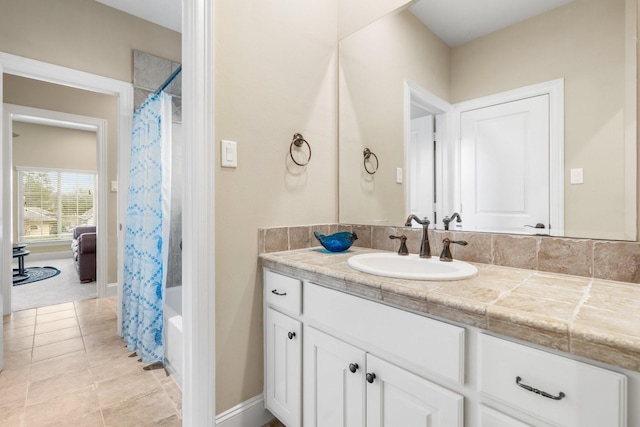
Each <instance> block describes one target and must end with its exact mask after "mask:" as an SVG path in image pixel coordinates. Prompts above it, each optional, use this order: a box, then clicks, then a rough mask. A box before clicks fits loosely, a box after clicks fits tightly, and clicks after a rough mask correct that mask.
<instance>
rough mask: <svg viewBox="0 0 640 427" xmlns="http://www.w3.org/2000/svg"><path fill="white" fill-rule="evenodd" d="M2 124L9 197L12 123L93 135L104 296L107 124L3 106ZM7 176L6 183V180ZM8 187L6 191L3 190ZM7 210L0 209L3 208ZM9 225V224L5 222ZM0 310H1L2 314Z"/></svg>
mask: <svg viewBox="0 0 640 427" xmlns="http://www.w3.org/2000/svg"><path fill="white" fill-rule="evenodd" d="M3 121H4V127H5V133H4V138H3V141H4V142H3V144H2V146H3V153H4V156H5V161H6V163H5V165H8V166H9V167H6V168H3V173H4V174H5V176H4V179H3V183H4V187H3V189H2V191H3V194H13V188H11V179H10V177H11V174H12V172H13V164H12V156H13V138H12V137H11V135H12V130H13V122H14V121H19V122H27V123H35V124H40V125H45V126H56V127H62V128H68V129H80V130H85V131H92V132H95V133H96V166H97V175H98V182H97V184H98V191H97V193H98V200H97V205H98V206H97V210H96V214H97V215H96V231H97V234H98V240H97V246H96V261H97V262H96V282H97V293H98V298H103V297H105V296H107V241H108V239H107V237H106V236H107V194H108V191H109V188H108V182H107V121H106V120H103V119H99V118H95V117H88V116H80V115H77V114H68V113H62V112H59V111H51V110H43V109H40V108H33V107H26V106H22V105H13V104H4V111H3ZM7 175H8V176H9V180H7ZM7 187H8V188H7ZM12 203H13V197H11V198H5V200H4V204H5V205H8V210H9V211H10V212H11V211H12ZM5 208H7V207H6V206H3V209H5ZM7 218H10V216H9V217H7ZM9 222H10V223H11V221H9ZM5 286H6V289H5V290H4V298H3V300H4V302H5V308H4V310H6V311H5V312H6V313H8V312H10V311H11V310H10V307H11V301H12V295H11V293H12V289H13V286H12V283H11V282H6V284H5ZM4 310H3V311H4Z"/></svg>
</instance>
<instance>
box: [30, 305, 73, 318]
mask: <svg viewBox="0 0 640 427" xmlns="http://www.w3.org/2000/svg"><path fill="white" fill-rule="evenodd" d="M74 309H75V306H74V305H73V303H72V302H66V303H64V304H56V305H48V306H46V307H39V308H38V309H37V310H38V314H39V315H40V314H47V313H56V312H58V311H68V310H74Z"/></svg>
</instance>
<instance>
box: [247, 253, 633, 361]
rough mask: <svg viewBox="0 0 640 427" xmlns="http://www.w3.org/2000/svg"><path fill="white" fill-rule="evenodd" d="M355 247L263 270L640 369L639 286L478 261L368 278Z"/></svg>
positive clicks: (269, 262) (266, 262) (299, 256)
mask: <svg viewBox="0 0 640 427" xmlns="http://www.w3.org/2000/svg"><path fill="white" fill-rule="evenodd" d="M366 252H382V251H377V250H372V249H362V248H357V247H352V248H351V249H350V250H349V251H347V252H344V253H337V254H334V253H329V252H327V251H326V250H324V249H322V248H311V249H301V250H293V251H285V252H273V253H264V254H260V260H261V263H262V266H263V267H266V268H269V269H272V270H274V271H278V272H280V273H283V274H288V275H291V276H295V277H298V278H301V279H305V280H310V281H313V282H319V283H322V285H323V286H327V287H331V288H333V289H336V290H340V291H344V292H348V293H351V294H354V295H358V296H361V297H364V298H367V299H370V300H373V301H379V302H382V303H386V304H388V305H391V306H394V307H400V308H406V309H409V310H412V311H415V312H422V313H426V314H429V315H432V316H435V317H439V318H442V319H447V320H451V321H454V322H459V323H462V324H465V325H470V326H475V327H477V328H481V329H485V330H489V331H493V332H496V333H499V334H503V335H506V336H509V337H513V338H517V339H521V340H524V341H528V342H531V343H535V344H540V345H543V346H546V347H551V348H553V349H556V350H560V351H564V352H568V353H572V354H575V355H577V356H582V357H586V358H589V359H592V360H597V361H600V362H604V363H608V364H611V365H614V366H619V367H622V368H626V369H631V370H634V371H638V372H640V285H637V284H630V283H624V282H612V281H605V280H599V279H590V278H586V277H579V276H568V275H562V274H553V273H545V272H539V271H533V270H521V269H516V268H509V267H500V266H496V265H488V264H475V263H474V265H475V266H476V267H478V270H479V274H478V276H476V277H474V278H472V279H466V280H456V281H448V282H438V281H415V280H402V279H392V278H387V277H380V276H374V275H371V274H367V273H361V272H359V271H357V270H354V269H352V268H351V267H349V266H348V265H347V260H348V259H349V257H351V256H353V255H356V254H359V253H366Z"/></svg>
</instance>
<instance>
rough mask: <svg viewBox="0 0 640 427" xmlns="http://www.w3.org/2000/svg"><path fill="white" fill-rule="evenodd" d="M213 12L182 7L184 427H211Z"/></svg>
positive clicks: (205, 2)
mask: <svg viewBox="0 0 640 427" xmlns="http://www.w3.org/2000/svg"><path fill="white" fill-rule="evenodd" d="M214 9H215V0H183V1H182V67H183V68H182V70H183V71H182V74H183V75H182V129H183V141H184V145H183V162H184V163H183V168H182V170H183V175H182V176H183V181H182V194H183V201H182V239H183V243H184V245H183V252H182V321H183V325H184V328H183V334H184V370H185V373H184V381H183V385H182V390H183V392H182V408H183V409H182V410H183V415H182V422H183V425H184V426H214V425H215V424H216V390H215V389H216V387H215V384H216V381H215V372H216V351H215V348H216V340H215V338H216V337H215V317H216V316H215V313H216V310H215V306H216V304H215V277H216V274H215V273H216V267H215V264H216V263H215V259H216V258H215V225H216V222H215V170H216V166H215V160H216V155H215V151H216V150H215V146H216V144H215V139H214V136H215V133H214V130H215V127H214V117H215V114H214V71H215V70H214V55H215V37H214V33H215V32H214Z"/></svg>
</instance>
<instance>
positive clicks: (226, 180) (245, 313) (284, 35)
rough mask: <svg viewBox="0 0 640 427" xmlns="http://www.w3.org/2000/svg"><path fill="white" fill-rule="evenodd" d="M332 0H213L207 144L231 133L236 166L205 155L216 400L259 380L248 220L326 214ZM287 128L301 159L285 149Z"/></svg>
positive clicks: (329, 215) (332, 197) (324, 218)
mask: <svg viewBox="0 0 640 427" xmlns="http://www.w3.org/2000/svg"><path fill="white" fill-rule="evenodd" d="M336 7H337V6H336V2H335V0H308V1H305V2H285V1H282V0H279V1H276V2H256V1H253V0H234V1H219V2H216V34H215V37H216V41H217V43H216V58H215V60H216V88H215V91H216V99H215V103H216V116H215V121H216V147H217V150H219V146H220V143H219V141H220V139H229V140H233V141H237V143H238V167H237V168H236V169H227V168H221V167H220V165H219V164H216V165H213V166H214V167H215V168H216V254H217V255H216V339H217V343H216V350H217V357H216V363H217V366H218V369H217V373H216V376H217V404H216V409H217V410H218V411H219V412H221V411H224V410H226V409H229V408H230V407H232V406H234V405H236V404H238V403H240V402H242V401H244V400H246V399H249V398H251V397H253V396H256V395H258V394H260V393H261V392H262V377H263V368H262V363H263V356H262V275H261V271H260V270H259V268H258V263H257V255H258V233H257V228H258V227H261V226H266V227H269V226H278V225H289V224H291V225H296V224H310V223H328V222H335V221H336V220H337V185H338V184H337V146H336V66H337V65H336V59H337V58H336V55H337V52H336ZM295 132H300V133H302V134H303V135H304V137H305V138H306V139H307V141H308V142H309V144H310V145H311V148H312V158H311V161H310V163H309V164H308V166H306V167H299V166H295V165H294V164H293V163H292V162H291V161H290V160H289V159H288V156H289V145H290V143H291V139H292V136H293V134H294V133H295ZM218 152H219V151H218Z"/></svg>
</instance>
